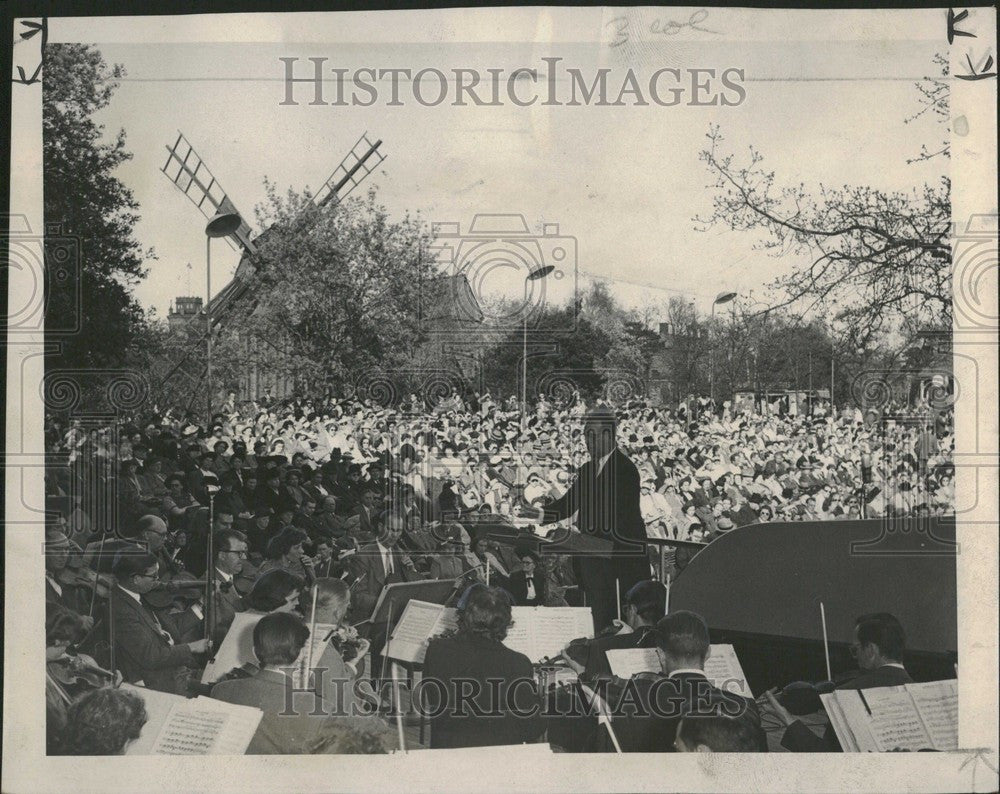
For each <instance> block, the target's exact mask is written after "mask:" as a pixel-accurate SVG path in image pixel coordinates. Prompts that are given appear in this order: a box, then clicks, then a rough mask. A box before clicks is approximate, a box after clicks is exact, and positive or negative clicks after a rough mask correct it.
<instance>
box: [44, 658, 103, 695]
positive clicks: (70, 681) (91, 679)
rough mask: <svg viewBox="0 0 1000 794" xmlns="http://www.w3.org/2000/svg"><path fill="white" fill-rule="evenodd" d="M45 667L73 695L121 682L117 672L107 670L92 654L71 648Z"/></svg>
mask: <svg viewBox="0 0 1000 794" xmlns="http://www.w3.org/2000/svg"><path fill="white" fill-rule="evenodd" d="M45 668H46V671H47V672H48V674H49V675H50V676H52V678H53V679H54V680H55V681H56V682H58V683H59V684H60V685H61V686H62V687H63V689H64V690H65V691H66V693H67V694H69V695H72V696H76V695H78V694H81V693H82V692H86V691H89V690H91V689H102V688H103V687H108V686H117V685H118V684H119V683H121V681H120V678H119V676H118V675H117V674H115V673H113V672H111V671H110V670H105V669H104V668H103V667H101V666H100V665H99V664H98V663H97V662H96V661H95V660H94V658H93V657H92V656H87V654H85V653H77V652H73V653H70V651H69V649H67V655H66V656H62V657H60V658H59V659H54V660H52V661H50V662H47V663H46V665H45Z"/></svg>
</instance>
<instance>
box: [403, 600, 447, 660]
mask: <svg viewBox="0 0 1000 794" xmlns="http://www.w3.org/2000/svg"><path fill="white" fill-rule="evenodd" d="M457 627H458V617H457V611H456V610H455V609H453V608H451V607H444V606H441V605H440V604H430V603H428V602H426V601H417V600H416V599H412V600H410V601H409V603H407V605H406V609H405V610H404V611H403V617H401V618H400V619H399V623H397V624H396V627H395V628H394V629H393V631H392V636H391V637H390V638H389V646H388V650H387V651H386V654H387V655H388V656H389V658H390V659H398V660H399V661H401V662H415V663H417V664H422V663H423V661H424V656H425V655H426V654H427V643H428V640H429V639H430V638H431V637H435V636H437V635H438V634H442V633H443V632H445V631H447V630H449V629H454V628H457Z"/></svg>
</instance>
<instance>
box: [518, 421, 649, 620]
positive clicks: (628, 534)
mask: <svg viewBox="0 0 1000 794" xmlns="http://www.w3.org/2000/svg"><path fill="white" fill-rule="evenodd" d="M584 439H585V441H586V444H587V451H588V452H589V453H590V460H589V461H588V462H587V463H585V464H583V466H581V467H580V469H579V471H578V473H577V477H576V479H575V480H574V482H573V484H572V485H571V486H570V488H569V490H568V491H566V493H565V494H563V496H562V497H560V498H559V499H557V500H556V501H554V502H552V503H551V504H549V505H547V506H545V507H544V508H542V509H541V510H540V511H539V514H538V516H537V517H538V518H539V520H540V521H541V522H542V523H552V522H554V521H560V520H563V519H566V518H569V517H571V516H573V515H574V514H575V515H576V520H575V523H576V526H577V528H578V529H579V530H580V532H581V533H584V534H587V535H590V536H592V537H594V538H599V539H601V540H604V541H606V542H607V544H608V546H609V549H608V553H607V554H602V555H596V554H586V555H581V556H578V557H577V558H576V568H577V574H578V575H577V580H578V581H579V582H580V585H581V586H582V587H583V590H584V592H585V593H586V595H587V603H588V604H590V606H591V611H592V612H593V614H594V628H595V629H596V630H597V631H601V630H602V629H603V628H605V627H606V626H607V625H608V624H610V623H611V621H612V620H613V619H614V617H615V604H616V600H617V599H616V596H615V580H616V579H617V580H618V586H619V588H620V592H621V593H626V592H628V590H629V588H631V587H632V585H634V584H635V583H636V582H638V581H640V580H642V579H645V578H647V577H648V575H649V561H648V559H647V558H646V545H645V540H646V524H645V522H644V521H643V519H642V513H641V511H640V509H639V470H638V469H637V468H636V466H635V464H634V463H633V462H632V461H631V460H629V459H628V457H626V456H625V454H624V453H623V452H622V451H621V449H619V448H618V445H617V443H616V441H615V414H614V412H613V411H611V410H610V409H607V408H598V409H595V410H594V411H592V412H591V413H589V414H588V415H587V418H586V421H585V423H584Z"/></svg>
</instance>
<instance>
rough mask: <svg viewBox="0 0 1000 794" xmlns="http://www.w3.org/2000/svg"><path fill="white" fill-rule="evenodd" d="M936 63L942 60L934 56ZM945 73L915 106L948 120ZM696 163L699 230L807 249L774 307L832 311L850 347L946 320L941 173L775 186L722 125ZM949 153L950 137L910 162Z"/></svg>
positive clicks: (947, 266)
mask: <svg viewBox="0 0 1000 794" xmlns="http://www.w3.org/2000/svg"><path fill="white" fill-rule="evenodd" d="M937 62H938V63H939V65H941V64H942V63H944V66H943V68H944V69H945V72H946V69H947V64H946V62H943V59H942V60H938V61H937ZM945 77H946V73H945V75H943V76H942V77H940V78H927V79H926V80H925V81H924V83H923V84H918V89H919V90H920V92H921V98H920V100H919V101H920V103H921V105H922V106H923V107H922V109H921V110H919V111H918V112H917V113H915V114H914V115H913V116H911V117H910V118H909V119H907V122H909V121H912V120H913V119H915V118H917V117H919V116H920V115H923V114H924V113H932V114H934V115H935V117H936V118H938V119H939V120H943V121H944V122H947V113H948V111H947V107H948V91H947V83H946V82H945V81H944V80H945ZM707 137H708V139H709V145H708V146H707V147H706V148H705V149H704V150H703V151H702V152H701V155H700V157H701V160H702V161H703V162H704V163H705V164H706V166H707V167H708V170H709V172H710V173H711V174H712V176H713V178H714V184H713V185H711V187H712V188H714V189H715V191H716V195H715V198H714V202H713V211H712V213H711V214H710V215H708V216H707V217H697V218H695V222H696V224H698V225H699V227H700V228H701V229H703V230H704V229H707V228H710V227H713V226H725V227H728V228H730V229H733V230H734V231H756V232H763V239H762V241H761V242H759V243H758V244H757V246H756V247H757V248H760V249H764V250H766V251H768V252H769V253H770V254H772V255H774V256H785V255H787V254H796V255H803V254H805V255H808V256H810V257H811V262H810V263H809V264H808V265H806V266H804V267H800V268H796V269H794V270H793V271H792V272H791V273H789V274H788V275H786V276H783V277H782V278H779V279H778V280H777V281H776V282H775V283H774V284H773V285H771V286H772V287H773V288H774V289H776V290H777V291H778V293H779V294H780V298H778V303H777V306H779V307H785V306H787V307H789V308H792V309H795V310H797V312H798V313H799V315H800V316H803V315H805V314H807V313H810V312H816V313H821V314H826V315H829V316H831V317H832V318H833V320H834V322H835V323H836V324H837V325H838V326H840V329H841V330H843V331H844V332H845V333H846V334H847V336H848V337H849V338H850V340H851V342H852V344H855V345H862V346H864V345H867V344H869V343H870V341H871V340H872V339H873V338H874V337H877V336H878V335H880V334H883V333H885V332H888V331H891V330H895V329H897V328H898V327H899V326H900V325H901V324H902V323H903V322H904V321H906V322H908V323H909V324H911V325H913V324H916V325H921V326H923V325H931V326H937V327H941V326H945V327H947V326H949V325H950V321H951V243H950V240H949V232H950V229H951V182H950V180H949V179H948V177H947V176H942V177H941V178H940V180H939V181H938V182H937V183H934V184H924V185H922V186H920V187H915V188H914V189H913V190H910V191H907V192H887V191H882V190H878V189H876V188H873V187H870V186H867V185H857V186H850V185H844V186H843V187H830V186H826V185H822V184H820V185H819V186H817V187H808V186H806V185H805V184H798V185H780V184H779V183H778V181H777V180H776V177H775V173H774V171H769V170H767V169H766V168H765V167H764V165H763V161H764V157H763V155H762V154H761V153H760V151H759V150H758V149H756V148H755V147H753V146H751V147H749V153H748V158H747V159H746V160H744V161H742V162H740V161H738V160H737V158H736V156H735V155H734V154H733V153H731V152H726V151H724V147H723V143H724V139H723V136H722V134H721V132H720V130H719V127H718V126H713V127H711V128H710V129H709V132H708V136H707ZM939 155H941V156H943V157H947V156H948V146H947V143H945V144H943V145H942V146H941V147H940V148H937V149H934V150H931V149H929V148H928V147H927V146H924V147H923V149H922V151H921V154H920V155H919V156H917V157H914V158H912V159H911V160H910V161H909V162H915V161H917V160H928V159H931V158H932V157H936V156H939Z"/></svg>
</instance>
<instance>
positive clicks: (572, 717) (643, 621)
mask: <svg viewBox="0 0 1000 794" xmlns="http://www.w3.org/2000/svg"><path fill="white" fill-rule="evenodd" d="M665 608H666V588H665V587H664V586H663V585H662V584H661V583H660V582H654V581H652V580H651V579H646V580H643V581H641V582H638V583H636V584H635V585H633V586H632V588H631V589H630V590H629V591H628V593H627V594H626V595H625V602H624V608H623V614H622V617H624V618H625V620H624V622H623V621H620V620H616V621H615V622H614V625H615V626H616V627H617V628H618V631H616V632H615V633H614V634H611V635H609V636H601V635H599V636H597V637H594V638H592V639H579V640H573V641H572V642H570V643H569V644H568V645H567V646H566V647H565V648H563V650H562V657H563V659H565V661H566V664H567V665H568V666H569V667H571V668H572V669H573V670H575V671H576V673H577V674H578V675H579V677H580V681H581V682H583V683H585V684H587V685H588V686H592V685H593V684H594V683H595V682H596V681H597V680H599V679H607V678H609V677H610V676H611V665H610V664H609V663H608V656H607V652H608V651H609V650H617V649H621V648H652V647H656V644H657V642H656V639H657V636H656V632H655V628H656V623H657V621H659V620H660V619H661V618H662V617H663V613H664V609H665ZM582 694H583V693H581V692H580V690H578V689H577V688H571V689H565V690H561V691H560V690H556V692H555V693H554V695H553V697H554V698H555V708H553V709H551V712H552V714H553V715H557V716H552V717H550V718H549V720H548V728H547V729H548V737H549V742H550V743H551V744H554V745H556V746H558V747H560V748H562V749H563V750H565V751H566V752H580V753H582V752H588V751H589V750H591V749H592V748H593V746H594V743H595V739H596V737H597V733H598V730H599V726H598V724H597V719H596V717H595V716H594V715H592V714H591V713H589V710H588V709H587V708H581V707H580V704H581V702H582V701H583V698H582V697H581V696H582ZM574 701H575V705H576V707H575V708H574Z"/></svg>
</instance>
